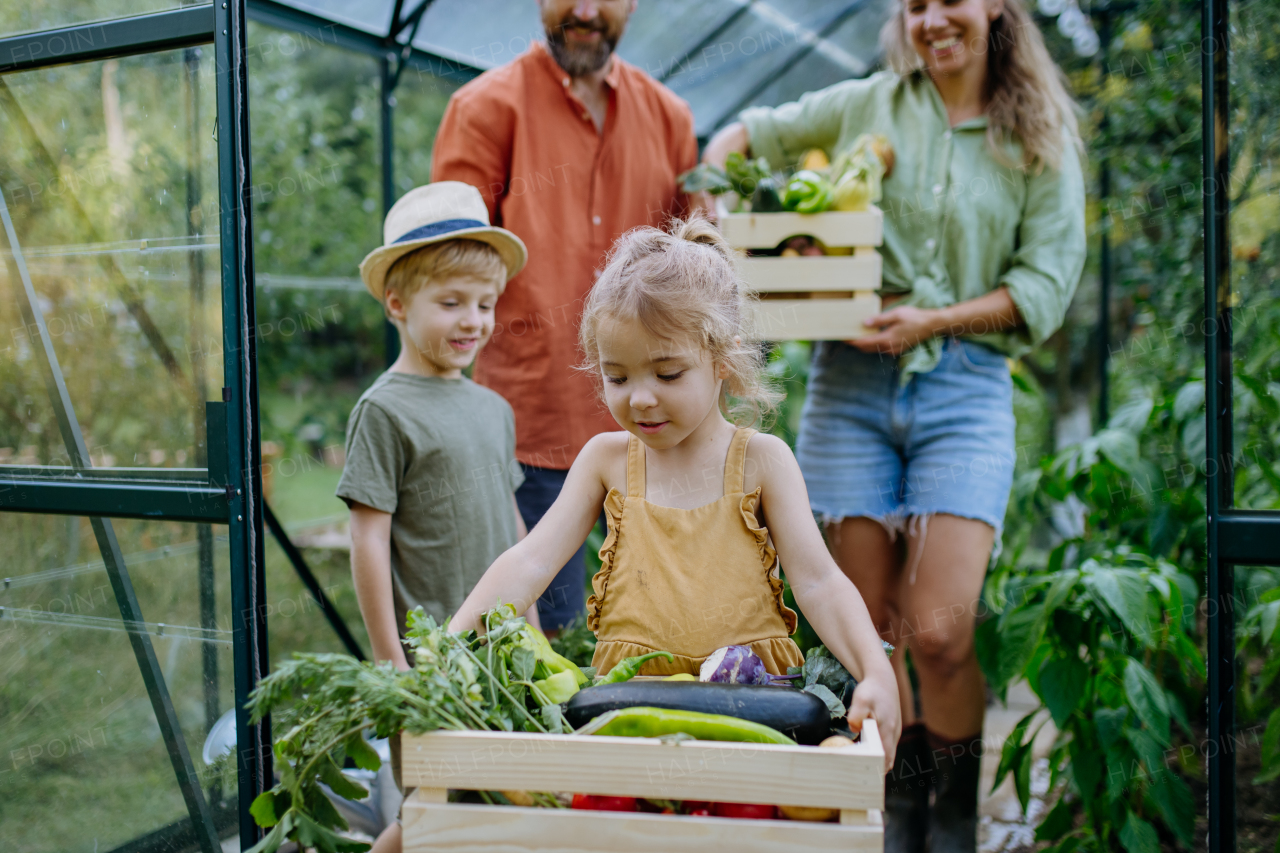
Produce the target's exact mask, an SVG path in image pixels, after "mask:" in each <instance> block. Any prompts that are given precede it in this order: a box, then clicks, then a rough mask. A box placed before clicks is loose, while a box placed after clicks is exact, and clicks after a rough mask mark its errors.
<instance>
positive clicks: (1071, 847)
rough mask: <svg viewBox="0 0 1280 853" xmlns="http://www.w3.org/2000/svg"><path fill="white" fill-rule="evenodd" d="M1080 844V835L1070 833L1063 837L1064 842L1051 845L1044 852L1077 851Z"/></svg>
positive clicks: (1070, 852)
mask: <svg viewBox="0 0 1280 853" xmlns="http://www.w3.org/2000/svg"><path fill="white" fill-rule="evenodd" d="M1079 846H1080V836H1078V835H1068V836H1067V837H1066V838H1064V839H1062V843H1061V844H1059V845H1058V846H1057V847H1049V848H1047V849H1046V850H1045V851H1044V853H1075V850H1076V848H1077V847H1079Z"/></svg>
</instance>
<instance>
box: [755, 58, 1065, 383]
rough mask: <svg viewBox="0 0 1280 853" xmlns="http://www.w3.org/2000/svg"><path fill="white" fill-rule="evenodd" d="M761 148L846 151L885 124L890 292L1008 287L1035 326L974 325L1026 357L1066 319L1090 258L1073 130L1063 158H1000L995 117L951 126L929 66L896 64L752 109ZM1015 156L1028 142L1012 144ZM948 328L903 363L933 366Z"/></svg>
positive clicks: (931, 304)
mask: <svg viewBox="0 0 1280 853" xmlns="http://www.w3.org/2000/svg"><path fill="white" fill-rule="evenodd" d="M741 118H742V123H743V124H744V125H746V128H747V133H748V135H749V137H750V139H751V150H752V153H753V155H755V156H763V157H765V158H767V159H768V161H769V163H770V164H771V165H773V166H774V167H775V168H777V167H781V166H784V165H787V164H791V163H794V162H796V161H797V160H798V159H799V158H800V157H801V156H802V155H803V154H804V152H805V151H807V150H809V149H811V148H821V149H823V150H824V151H826V152H827V153H828V154H829V155H834V154H835V153H837V152H840V151H843V150H844V149H846V148H847V147H849V146H850V145H852V144H853V142H854V140H855V139H857V137H858V136H859V135H860V134H863V133H881V134H884V135H885V136H887V137H888V138H889V142H890V144H892V146H893V150H894V153H895V160H896V163H895V165H894V168H893V173H892V174H891V175H890V176H889V177H888V178H887V179H886V180H885V181H884V197H883V199H882V200H881V202H880V207H881V209H882V210H883V211H884V245H883V247H881V250H880V251H881V255H882V257H883V259H884V277H883V287H882V291H881V292H882V293H885V294H888V293H909V294H910V296H909V297H908V299H907V300H906V304H911V305H918V306H920V307H923V308H941V307H944V306H947V305H951V304H953V303H956V302H964V301H966V300H969V299H974V298H976V297H979V296H982V295H984V294H986V293H990V292H991V291H992V290H995V289H996V288H998V287H1001V286H1003V287H1006V288H1008V290H1009V295H1010V296H1011V297H1012V298H1013V301H1014V304H1016V305H1017V306H1018V311H1019V312H1020V313H1021V315H1022V319H1023V322H1024V323H1025V324H1026V325H1025V327H1024V328H1019V329H1017V330H1014V331H1010V332H1004V333H994V334H985V335H973V336H969V338H970V339H971V340H974V341H977V342H979V343H983V344H986V345H988V346H991V347H994V348H995V349H997V350H999V351H1001V352H1004V353H1006V354H1008V355H1009V356H1010V357H1013V358H1016V357H1018V356H1020V355H1022V354H1023V353H1025V352H1026V351H1027V350H1029V349H1030V348H1031V347H1032V346H1035V345H1037V344H1040V343H1041V342H1043V341H1044V340H1045V339H1046V338H1048V337H1049V336H1050V335H1051V334H1053V333H1054V332H1055V331H1056V330H1057V329H1058V327H1059V326H1061V325H1062V320H1063V316H1064V315H1065V314H1066V311H1067V306H1068V305H1069V304H1070V302H1071V297H1072V295H1073V294H1074V293H1075V289H1076V284H1077V283H1078V282H1079V280H1080V273H1081V271H1082V270H1083V269H1084V260H1085V219H1084V203H1085V198H1084V177H1083V174H1082V169H1081V163H1080V157H1079V155H1078V154H1077V149H1076V147H1075V141H1074V140H1072V139H1070V138H1069V137H1068V133H1067V131H1066V130H1065V129H1064V131H1063V146H1064V150H1063V153H1062V158H1061V165H1060V167H1059V168H1056V169H1055V168H1052V167H1048V166H1046V167H1044V168H1039V169H1037V168H1034V167H1033V168H1019V167H1017V166H1008V165H1005V164H1002V163H1000V162H999V161H997V159H996V158H995V156H994V155H993V153H992V151H991V149H990V147H989V146H988V144H987V140H986V132H987V120H986V117H985V116H983V117H979V118H975V119H971V120H969V121H966V122H962V123H961V124H958V125H956V126H955V127H951V126H950V124H949V122H948V119H947V111H946V108H945V107H944V105H943V103H942V98H941V96H940V95H939V94H938V90H937V88H936V87H935V86H934V85H933V82H932V81H931V80H930V79H929V77H928V76H927V75H926V74H924V73H923V72H920V71H917V72H914V73H912V74H910V75H908V76H906V77H901V76H899V75H898V74H895V73H893V72H889V71H885V72H881V73H878V74H874V75H872V76H871V77H868V78H866V79H862V80H849V81H846V82H844V83H838V84H836V85H834V86H831V87H828V88H826V89H822V90H820V91H816V92H810V93H808V94H806V95H804V96H803V97H802V98H800V100H799V101H795V102H793V103H790V104H784V105H782V106H780V107H774V108H768V107H754V108H751V109H748V110H745V111H744V112H743V113H742V116H741ZM1007 153H1008V155H1009V157H1008V162H1009V163H1014V164H1017V163H1021V162H1022V146H1021V144H1020V143H1019V142H1017V141H1016V140H1015V141H1012V142H1010V143H1009V144H1008V145H1007ZM941 351H942V342H941V340H940V339H938V338H934V339H933V340H931V341H929V342H927V343H925V344H923V345H921V346H917V347H916V348H915V349H913V350H911V351H910V352H908V353H907V354H906V355H904V356H903V360H902V368H903V372H904V374H908V373H916V372H925V371H929V370H932V369H933V368H934V367H935V366H936V365H937V363H938V359H939V357H940V355H941Z"/></svg>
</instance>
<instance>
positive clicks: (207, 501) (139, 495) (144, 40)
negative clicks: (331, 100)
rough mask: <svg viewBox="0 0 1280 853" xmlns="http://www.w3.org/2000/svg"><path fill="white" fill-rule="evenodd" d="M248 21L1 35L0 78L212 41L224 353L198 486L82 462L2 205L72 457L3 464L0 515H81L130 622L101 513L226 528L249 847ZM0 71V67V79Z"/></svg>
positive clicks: (217, 9) (207, 828)
mask: <svg viewBox="0 0 1280 853" xmlns="http://www.w3.org/2000/svg"><path fill="white" fill-rule="evenodd" d="M245 22H246V17H245V6H244V0H233V2H226V3H214V4H213V5H211V6H209V5H202V6H191V7H185V8H181V9H176V10H173V11H168V12H159V13H155V14H148V15H139V16H135V17H130V18H122V19H118V20H113V21H104V22H97V23H91V24H84V25H78V26H69V27H62V28H58V29H54V30H46V31H43V32H38V33H27V34H24V35H19V36H14V37H10V38H6V39H0V75H4V74H10V73H19V72H24V71H33V70H37V69H40V68H46V67H50V66H54V65H66V64H72V63H83V62H93V61H100V60H104V59H109V58H114V57H123V56H135V55H138V54H145V53H155V52H160V51H168V50H175V49H179V48H188V47H194V46H197V45H202V44H208V43H209V42H212V43H213V51H214V57H213V58H214V63H215V72H216V74H215V87H216V92H217V118H216V122H217V124H216V127H217V151H218V195H219V209H220V212H219V217H220V222H219V226H220V234H221V239H220V266H221V276H220V278H221V294H222V338H223V351H224V354H225V356H224V363H223V382H222V394H221V400H216V401H212V402H209V403H206V426H207V434H206V447H207V451H208V459H209V462H208V469H207V472H206V474H207V481H206V482H192V481H174V482H171V483H170V482H157V481H156V480H155V478H154V477H152V478H149V479H148V480H147V481H146V482H139V481H138V480H137V478H136V477H134V478H130V477H129V476H127V474H126V472H123V471H121V472H112V471H111V470H110V469H102V470H100V471H97V470H95V469H93V468H92V465H91V463H90V462H89V460H88V454H87V452H85V451H84V448H83V439H82V438H81V439H80V440H79V442H77V441H76V439H77V438H78V437H79V427H78V425H77V423H76V420H75V413H74V409H72V407H71V405H70V399H69V398H68V397H67V395H66V390H65V385H63V383H62V381H61V379H62V374H61V370H60V368H59V366H58V363H57V359H56V355H55V354H54V352H53V348H52V344H51V342H50V339H49V336H48V330H47V329H46V328H45V327H44V322H43V317H42V316H41V314H40V309H39V306H38V304H35V303H33V299H32V297H33V296H34V290H33V288H32V284H31V279H30V277H29V275H27V272H26V267H25V263H24V262H23V255H22V247H21V246H20V245H19V244H18V241H17V233H16V229H15V228H14V227H13V223H12V222H11V221H10V220H9V217H8V213H7V209H5V210H4V211H3V212H4V219H5V223H4V224H5V226H6V227H5V230H4V242H5V248H6V249H8V250H9V260H8V263H9V267H10V271H11V278H13V279H15V281H16V285H15V286H17V287H21V288H23V289H24V291H25V293H24V294H23V295H22V296H20V297H19V302H20V303H23V304H22V307H23V308H24V309H25V310H26V311H27V312H28V313H29V314H30V315H31V316H30V318H29V319H31V320H32V321H33V322H34V325H35V326H36V327H37V328H38V330H39V331H40V333H41V334H40V337H41V338H42V341H41V343H42V345H43V346H42V348H41V352H40V354H41V355H43V356H44V369H45V379H46V384H47V385H48V388H49V395H50V398H51V403H52V404H53V406H54V408H55V412H56V413H57V414H58V419H59V426H60V427H61V429H62V433H63V439H64V442H65V443H66V444H67V450H68V455H69V457H70V458H71V460H72V465H71V466H70V468H69V469H66V470H63V469H57V470H54V469H44V470H39V471H36V472H35V473H34V474H28V472H26V471H12V472H5V473H4V474H2V475H0V488H3V489H5V490H6V491H5V494H6V497H7V498H8V499H7V500H6V501H5V502H4V504H3V506H0V510H3V511H8V512H25V513H57V514H63V515H74V516H88V517H90V519H91V520H92V523H93V525H94V530H95V533H97V534H98V542H99V547H100V548H101V549H102V551H103V554H102V556H103V559H104V562H105V563H106V564H107V566H108V570H109V571H110V572H111V574H112V581H113V587H114V589H115V593H116V598H117V602H118V604H119V605H120V610H121V615H122V618H124V619H126V620H129V621H132V622H141V621H142V620H141V619H140V618H138V617H140V616H141V615H142V614H141V611H140V609H139V608H138V606H137V600H136V598H135V597H134V596H133V595H132V586H131V585H130V584H129V579H128V573H127V568H126V566H125V565H124V560H123V556H122V555H121V554H120V552H119V546H118V545H116V544H115V537H114V533H113V531H112V527H111V521H110V519H112V518H143V519H149V520H162V521H187V522H196V523H201V524H225V525H227V527H228V539H229V544H230V570H231V607H232V614H231V615H232V655H233V661H234V682H235V703H236V730H237V732H236V733H237V742H238V749H237V765H238V775H239V802H238V812H239V824H240V839H241V845H242V848H241V849H246V850H247V849H248V848H249V847H250V846H252V845H253V844H255V843H256V842H257V840H258V838H259V837H260V835H261V833H260V832H259V830H258V827H257V826H256V824H255V823H254V821H253V818H252V817H251V815H250V814H249V804H250V803H251V802H252V800H253V797H254V796H255V795H256V794H257V792H259V791H262V790H263V789H264V788H265V787H267V786H269V785H270V784H271V778H272V772H271V732H270V724H269V722H268V721H265V720H264V721H262V722H261V723H257V724H254V723H252V722H251V721H250V719H249V715H248V712H247V711H246V710H245V700H246V699H247V697H248V694H249V691H250V690H252V689H253V685H254V684H256V683H257V681H258V679H259V678H261V677H262V676H263V675H265V674H266V672H267V665H268V658H267V622H266V607H265V596H264V593H265V584H264V573H263V554H264V549H263V515H262V473H261V471H262V469H261V458H260V454H261V437H260V435H259V429H258V424H259V420H258V384H257V382H258V379H257V341H256V337H255V331H256V322H255V319H254V318H255V310H254V290H253V250H252V240H251V236H252V223H251V208H250V203H249V202H250V200H251V196H250V187H251V181H250V173H249V100H248V74H247V66H246V52H245ZM2 79H3V77H2V76H0V81H2ZM6 94H7V92H6ZM90 225H92V223H90ZM24 299H25V303H24ZM131 480H132V482H131ZM135 627H136V626H135ZM130 636H131V640H132V641H133V643H134V649H135V654H136V655H137V657H138V661H139V666H140V668H141V669H142V675H143V679H144V681H145V682H146V684H147V690H148V694H149V695H150V697H151V700H152V704H153V706H154V707H155V708H156V709H157V717H158V718H159V720H158V721H159V722H160V725H161V729H162V731H165V732H166V744H167V746H168V751H169V753H170V759H171V762H172V763H173V765H174V770H175V773H176V774H177V776H178V782H179V785H180V787H182V789H183V793H184V798H185V799H186V801H187V808H188V812H189V814H190V818H191V827H192V829H193V830H194V835H195V836H196V838H197V839H198V844H199V847H200V848H201V849H202V850H205V851H208V853H214V851H216V850H217V849H219V846H220V844H219V841H218V834H217V831H216V828H215V827H214V826H213V821H212V818H211V815H210V811H209V808H208V804H207V803H206V802H205V800H204V797H203V792H202V791H201V789H200V785H199V784H198V783H196V784H194V785H193V784H192V783H193V781H194V780H195V778H196V777H195V775H194V773H193V772H192V762H191V757H190V755H189V754H187V750H186V746H185V743H184V742H183V739H182V735H181V732H180V731H179V730H178V729H177V719H176V716H175V715H174V714H173V712H172V703H171V702H169V699H168V691H167V688H166V687H165V684H164V679H163V674H162V673H160V671H159V667H158V666H152V665H151V664H152V663H153V662H154V657H155V656H154V652H153V651H152V650H151V644H150V637H149V635H147V634H146V631H145V628H143V629H138V630H132V631H131V632H130ZM184 775H185V776H186V778H183V777H184ZM193 788H194V792H193V791H192V790H191V789H193Z"/></svg>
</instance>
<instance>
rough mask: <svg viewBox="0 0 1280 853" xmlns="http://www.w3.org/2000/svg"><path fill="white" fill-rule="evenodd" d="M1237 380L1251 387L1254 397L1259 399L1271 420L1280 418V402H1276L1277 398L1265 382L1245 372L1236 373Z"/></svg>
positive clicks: (1259, 403)
mask: <svg viewBox="0 0 1280 853" xmlns="http://www.w3.org/2000/svg"><path fill="white" fill-rule="evenodd" d="M1236 381H1237V382H1239V383H1240V384H1241V385H1243V386H1244V387H1246V388H1248V389H1249V391H1250V392H1251V393H1252V394H1253V399H1255V400H1257V401H1258V405H1259V407H1261V409H1262V411H1263V412H1264V413H1266V416H1267V417H1268V418H1270V419H1271V420H1275V419H1276V418H1280V403H1278V402H1276V398H1275V397H1273V396H1271V391H1270V390H1269V389H1268V388H1267V386H1266V385H1265V384H1264V383H1262V382H1260V381H1258V380H1257V379H1254V378H1253V377H1252V376H1245V375H1244V374H1243V373H1237V374H1236Z"/></svg>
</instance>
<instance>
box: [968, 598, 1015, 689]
mask: <svg viewBox="0 0 1280 853" xmlns="http://www.w3.org/2000/svg"><path fill="white" fill-rule="evenodd" d="M973 642H974V651H975V653H976V654H977V656H978V666H979V667H981V669H982V675H983V677H985V678H986V680H987V684H989V685H990V686H991V690H992V691H993V692H994V693H995V694H996V696H998V697H999V698H1000V699H1001V700H1003V699H1004V695H1005V691H1006V690H1007V689H1008V687H1009V684H1008V682H1007V681H1000V680H999V679H1000V659H1001V655H1000V620H999V619H995V618H992V619H986V620H984V621H983V622H981V623H979V624H978V628H977V630H976V631H975V632H974V638H973Z"/></svg>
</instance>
